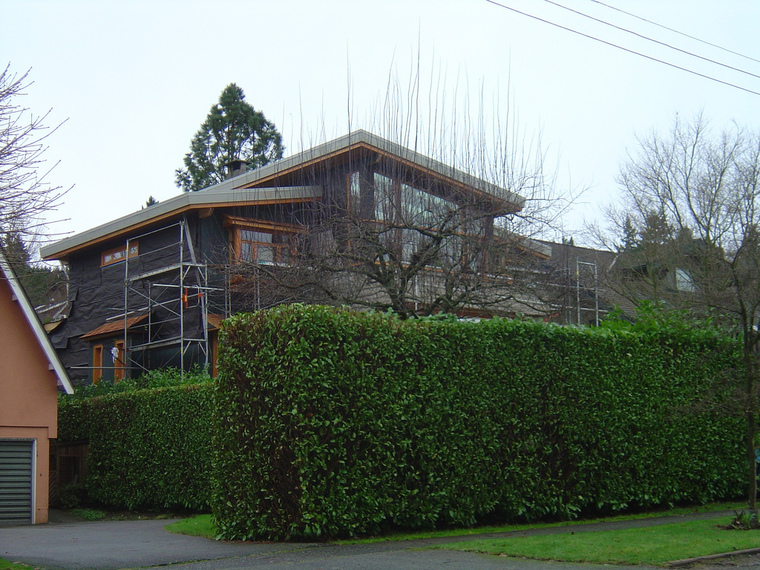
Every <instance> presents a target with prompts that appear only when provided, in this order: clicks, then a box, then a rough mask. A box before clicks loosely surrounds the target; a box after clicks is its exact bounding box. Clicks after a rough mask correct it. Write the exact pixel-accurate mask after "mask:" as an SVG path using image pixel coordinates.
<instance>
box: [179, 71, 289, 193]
mask: <svg viewBox="0 0 760 570" xmlns="http://www.w3.org/2000/svg"><path fill="white" fill-rule="evenodd" d="M282 151H283V146H282V137H281V135H280V133H279V132H278V131H277V128H276V127H275V125H274V124H273V123H270V122H269V121H268V120H267V119H266V117H265V116H264V114H263V113H262V112H261V111H257V110H256V109H254V108H253V106H252V105H251V104H250V103H248V102H247V101H246V100H245V94H244V93H243V90H242V89H241V88H240V87H238V86H237V85H235V84H234V83H230V84H229V85H228V86H227V87H225V88H224V91H222V94H221V95H220V96H219V102H218V103H216V104H215V105H214V106H213V107H211V110H210V111H209V114H208V116H207V117H206V120H205V121H204V122H203V124H202V125H201V127H200V129H199V130H198V132H197V133H196V134H195V136H194V137H193V140H192V142H191V144H190V152H189V153H187V154H186V155H185V158H184V164H185V166H184V168H181V169H178V170H177V171H176V183H177V186H178V187H179V188H182V189H183V190H184V191H185V192H190V191H195V190H202V189H203V188H207V187H209V186H212V185H214V184H218V183H219V182H222V181H223V180H224V179H225V173H224V166H225V165H226V164H228V163H230V162H232V161H234V160H242V161H243V162H245V163H246V164H247V165H248V168H249V169H254V168H259V167H261V166H264V165H265V164H267V163H269V162H271V161H273V160H278V159H279V158H281V157H282Z"/></svg>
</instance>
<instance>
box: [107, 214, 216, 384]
mask: <svg viewBox="0 0 760 570" xmlns="http://www.w3.org/2000/svg"><path fill="white" fill-rule="evenodd" d="M173 232H176V233H175V234H174V236H175V237H171V234H172V233H173ZM159 234H167V235H168V236H170V239H169V241H168V243H165V244H163V245H161V246H160V247H157V248H151V249H150V250H147V251H141V249H140V242H141V241H142V242H143V244H144V243H145V242H146V241H147V240H149V239H151V238H153V239H154V241H160V240H157V239H156V238H157V237H158V235H159ZM124 251H125V260H124V290H123V298H124V312H123V313H122V314H121V315H119V316H120V317H121V318H123V321H124V341H123V342H124V344H123V346H124V356H123V360H124V363H125V365H126V366H127V367H129V368H132V367H136V368H139V369H141V370H143V371H145V370H148V369H149V368H152V366H149V365H147V362H146V361H147V359H148V358H150V356H151V354H152V352H155V351H157V350H159V349H163V350H165V351H167V353H166V354H168V355H169V356H165V358H168V359H170V360H171V362H172V363H175V364H177V365H178V366H179V369H180V370H181V371H183V372H184V371H186V370H188V368H189V367H190V365H191V364H200V365H201V366H203V367H204V368H206V369H208V367H209V366H210V364H211V346H210V342H209V314H210V308H211V298H212V297H213V296H214V295H215V294H218V293H220V292H223V290H222V289H220V288H216V287H210V286H209V284H208V281H209V267H208V265H207V264H205V263H201V262H199V260H198V256H197V255H196V252H195V247H194V245H193V241H192V238H191V236H190V231H189V228H188V223H187V219H186V218H183V219H182V220H180V221H179V222H176V223H174V224H170V225H167V226H164V227H161V228H158V229H155V230H152V231H150V232H146V233H144V234H141V235H138V236H134V237H130V238H129V239H127V240H126V244H125V250H124ZM226 299H227V295H226V294H224V301H223V305H224V306H223V307H222V308H221V309H220V312H221V314H222V316H223V317H226V316H228V314H229V307H228V305H227V302H226ZM137 317H140V318H141V320H140V324H141V326H143V327H144V330H145V335H144V338H143V339H142V341H141V342H137V343H134V342H133V343H132V344H130V343H129V341H130V323H134V322H135V319H136V318H137Z"/></svg>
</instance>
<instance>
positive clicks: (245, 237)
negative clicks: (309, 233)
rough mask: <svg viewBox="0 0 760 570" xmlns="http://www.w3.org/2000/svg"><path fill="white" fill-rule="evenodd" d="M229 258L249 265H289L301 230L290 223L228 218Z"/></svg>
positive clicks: (293, 256)
mask: <svg viewBox="0 0 760 570" xmlns="http://www.w3.org/2000/svg"><path fill="white" fill-rule="evenodd" d="M226 225H227V227H228V228H229V229H230V241H231V244H230V245H231V249H232V252H233V259H235V260H236V261H243V262H250V263H272V264H283V265H286V264H289V263H291V262H292V261H293V259H294V258H295V256H296V255H297V247H296V245H297V237H298V235H299V234H301V233H303V232H304V229H303V228H301V227H299V226H294V225H292V224H284V223H279V222H266V221H263V220H247V219H242V218H232V217H229V218H228V219H227V221H226Z"/></svg>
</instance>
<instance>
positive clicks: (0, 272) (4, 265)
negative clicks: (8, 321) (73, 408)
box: [0, 250, 74, 394]
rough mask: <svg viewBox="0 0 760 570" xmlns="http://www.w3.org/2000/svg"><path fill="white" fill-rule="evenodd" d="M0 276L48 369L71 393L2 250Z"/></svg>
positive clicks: (65, 389)
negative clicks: (16, 303) (18, 308)
mask: <svg viewBox="0 0 760 570" xmlns="http://www.w3.org/2000/svg"><path fill="white" fill-rule="evenodd" d="M0 277H2V278H4V279H5V280H6V281H7V282H8V284H9V285H10V288H11V291H12V292H13V295H14V297H15V300H16V301H17V302H18V304H19V306H20V307H21V311H22V312H23V313H24V317H26V321H27V322H28V323H29V327H30V328H31V329H32V332H34V336H35V338H36V339H37V343H38V344H39V346H40V348H41V349H42V351H43V352H44V353H45V357H46V358H47V360H48V365H49V367H50V369H51V370H52V371H53V372H55V376H56V378H57V381H58V386H60V387H61V388H63V390H64V391H65V392H66V393H67V394H73V393H74V388H73V387H72V385H71V380H69V375H68V374H67V373H66V370H65V369H64V368H63V364H61V361H60V360H59V358H58V354H56V352H55V349H54V348H53V345H52V344H51V343H50V339H49V338H48V336H47V334H46V333H45V329H44V328H43V327H42V323H40V320H39V319H38V318H37V315H36V313H35V312H34V309H33V308H32V305H31V303H30V302H29V299H28V298H27V296H26V293H24V289H23V287H22V286H21V283H20V282H19V280H18V278H17V277H16V275H15V273H13V270H12V269H11V266H10V264H9V263H8V260H7V259H6V258H5V255H4V254H3V252H2V250H0Z"/></svg>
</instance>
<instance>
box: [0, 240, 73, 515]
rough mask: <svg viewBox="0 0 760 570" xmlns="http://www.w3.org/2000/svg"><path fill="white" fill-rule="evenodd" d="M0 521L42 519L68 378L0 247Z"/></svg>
mask: <svg viewBox="0 0 760 570" xmlns="http://www.w3.org/2000/svg"><path fill="white" fill-rule="evenodd" d="M0 346H2V357H0V525H2V524H29V523H32V524H39V523H46V522H47V521H48V495H49V493H48V489H49V484H50V475H49V472H50V464H49V458H50V440H51V439H53V438H55V437H57V430H58V393H59V391H63V392H66V393H67V394H71V393H73V389H72V386H71V382H70V381H69V378H68V375H67V374H66V371H65V370H64V368H63V365H62V364H61V362H60V360H59V359H58V355H57V354H56V352H55V350H54V349H53V346H52V345H51V344H50V341H49V340H48V337H47V334H46V333H45V330H44V328H43V327H42V325H41V323H40V321H39V320H38V318H37V315H36V314H35V313H34V309H33V308H32V306H31V305H30V303H29V300H28V299H27V297H26V295H25V294H24V290H23V288H22V287H21V284H20V283H19V281H18V279H17V278H16V277H15V275H14V273H13V271H12V269H11V267H10V265H9V264H8V262H7V260H6V258H5V256H4V255H3V252H2V251H1V250H0Z"/></svg>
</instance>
